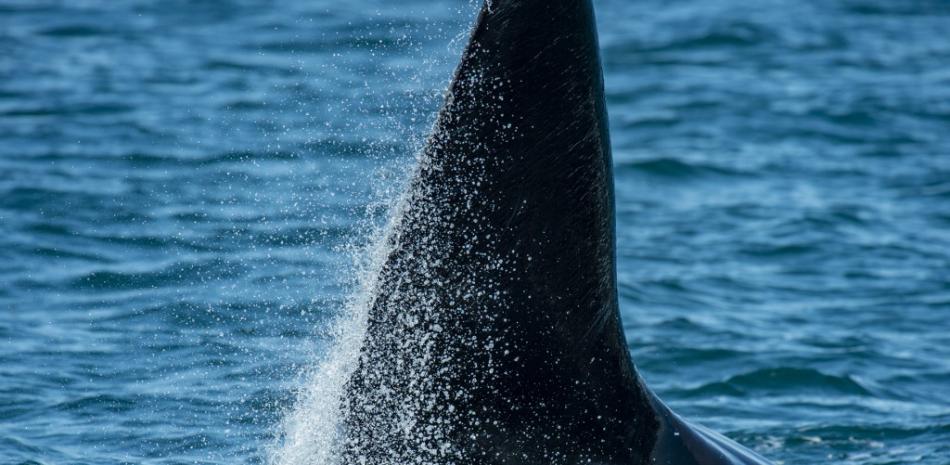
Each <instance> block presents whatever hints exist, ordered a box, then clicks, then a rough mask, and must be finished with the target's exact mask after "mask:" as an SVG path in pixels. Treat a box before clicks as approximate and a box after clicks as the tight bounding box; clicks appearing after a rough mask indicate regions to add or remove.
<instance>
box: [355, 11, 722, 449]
mask: <svg viewBox="0 0 950 465" xmlns="http://www.w3.org/2000/svg"><path fill="white" fill-rule="evenodd" d="M613 209H614V206H613V185H612V174H611V156H610V142H609V136H608V130H607V114H606V109H605V104H604V96H603V81H602V74H601V65H600V58H599V51H598V44H597V36H596V30H595V25H594V19H593V9H592V6H591V4H590V2H589V1H588V0H576V1H575V0H571V1H560V2H553V1H548V0H539V1H534V0H524V1H510V0H509V1H494V2H492V4H491V8H485V9H483V11H482V14H481V15H480V17H479V20H478V23H477V25H476V27H475V30H474V32H473V35H472V38H471V42H470V44H469V46H468V48H467V50H466V52H465V55H464V57H463V60H462V64H461V65H460V67H459V69H458V71H457V74H456V77H455V80H454V82H453V84H452V87H451V90H450V95H449V96H448V97H447V100H446V104H445V106H444V108H443V109H442V112H441V113H440V116H439V119H438V121H437V123H436V128H435V130H434V133H433V135H432V136H431V138H430V140H429V143H428V145H427V147H426V149H425V151H424V154H423V159H422V162H421V165H420V169H419V171H418V173H417V175H416V177H415V178H414V181H413V183H412V186H411V188H410V192H409V194H408V197H407V198H406V199H405V204H404V207H403V209H402V211H401V217H400V220H399V223H398V225H397V226H396V227H395V228H394V231H393V233H392V236H391V237H390V238H389V241H390V242H389V245H390V247H391V252H390V255H389V259H388V260H387V262H386V263H385V265H384V266H383V269H382V271H381V274H380V277H379V282H378V284H377V286H378V289H377V295H376V298H375V300H374V302H373V303H372V306H371V309H370V313H369V327H368V336H367V340H366V343H365V346H364V349H363V352H362V355H361V358H360V362H359V366H358V368H357V370H356V373H355V374H354V376H353V377H352V379H351V381H350V382H349V384H348V386H347V389H348V395H347V396H346V399H347V401H346V402H347V404H346V405H345V406H344V409H345V417H346V421H345V424H346V435H347V437H346V442H345V446H344V448H345V450H344V457H345V458H346V462H347V463H359V462H361V461H365V462H366V463H371V464H389V463H403V462H406V461H409V460H420V461H421V462H422V463H433V464H443V463H445V464H448V463H472V464H575V463H595V464H618V465H619V464H625V465H636V464H644V463H648V462H649V461H650V460H651V458H653V459H656V458H658V457H659V458H661V459H662V458H664V457H672V455H670V454H664V452H663V451H655V450H654V449H655V445H656V444H657V437H658V433H659V432H661V431H663V425H661V424H660V421H661V420H663V419H664V418H665V417H663V416H662V415H660V416H658V415H657V414H656V413H655V412H654V408H653V404H652V403H651V402H652V401H651V397H650V396H651V394H649V393H648V391H646V390H645V389H644V387H643V386H642V384H641V382H640V379H639V377H638V375H637V374H636V370H635V369H634V367H633V364H632V361H631V360H630V356H629V353H628V350H627V346H626V343H625V341H624V338H623V334H622V325H621V323H620V316H619V312H618V307H617V291H616V271H615V258H614V257H615V251H614V247H615V238H614V224H613V221H614V213H613ZM677 447H680V448H682V445H677ZM680 452H682V451H680ZM651 454H652V457H651ZM680 455H681V454H680ZM678 456H679V455H678ZM684 457H685V456H684ZM677 460H678V461H679V462H682V463H687V461H684V460H680V459H677ZM667 463H671V462H670V460H667ZM702 463H708V462H702ZM715 463H729V462H715Z"/></svg>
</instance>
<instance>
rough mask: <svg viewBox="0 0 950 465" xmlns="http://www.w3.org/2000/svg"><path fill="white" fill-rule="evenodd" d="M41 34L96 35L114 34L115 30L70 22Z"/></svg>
mask: <svg viewBox="0 0 950 465" xmlns="http://www.w3.org/2000/svg"><path fill="white" fill-rule="evenodd" d="M39 34H40V35H44V36H49V37H95V36H107V35H112V34H113V31H110V30H108V29H103V28H100V27H96V26H91V25H87V24H70V25H64V26H54V27H50V28H46V29H43V30H41V31H39Z"/></svg>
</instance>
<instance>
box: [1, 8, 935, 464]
mask: <svg viewBox="0 0 950 465" xmlns="http://www.w3.org/2000/svg"><path fill="white" fill-rule="evenodd" d="M595 5H596V8H597V13H598V21H599V26H600V33H601V46H602V50H603V59H604V66H605V73H606V88H607V100H608V107H609V112H610V116H611V131H612V138H613V147H614V157H615V160H614V162H615V174H616V188H617V208H618V211H617V224H618V233H617V234H618V241H619V243H618V248H619V252H618V253H619V264H618V267H619V278H620V285H621V287H620V294H621V305H622V309H623V318H624V322H625V328H626V334H627V339H628V341H629V344H630V350H631V351H632V353H633V355H634V359H635V360H636V362H637V365H638V367H639V368H640V370H641V371H642V373H643V375H644V377H645V378H646V379H647V381H648V382H649V383H650V385H651V386H653V387H654V389H655V390H656V391H657V392H658V393H659V394H660V396H661V397H663V398H664V399H665V400H666V401H667V402H668V403H669V404H671V406H672V407H673V408H674V409H675V410H677V411H678V412H680V413H681V414H684V415H685V416H686V417H688V418H691V419H693V420H696V421H699V422H701V423H703V424H706V425H707V426H710V427H712V428H714V429H716V430H718V431H720V432H723V433H725V434H727V435H729V436H731V437H733V438H735V439H737V440H738V441H740V442H742V443H744V444H746V445H748V446H750V447H752V448H754V449H756V450H757V451H759V452H761V453H762V454H763V455H766V456H768V457H770V458H772V459H773V460H775V461H776V462H777V463H779V464H815V463H842V464H867V465H870V464H906V463H920V464H926V465H947V464H950V41H948V40H947V32H948V31H950V3H947V2H945V1H941V0H902V1H893V0H762V1H757V2H747V1H740V0H677V1H672V2H667V1H658V0H637V1H633V0H596V1H595ZM475 7H476V5H474V3H471V2H466V1H463V0H458V1H448V0H400V1H399V2H393V1H386V0H352V1H346V2H340V1H326V0H279V1H264V0H217V1H210V0H209V1H198V0H195V1H186V0H163V1H158V0H125V1H121V2H116V1H107V0H0V463H2V464H7V463H9V464H127V463H128V464H131V463H136V464H138V463H142V464H235V463H247V464H260V463H266V461H267V457H268V450H270V449H272V448H273V447H275V446H274V445H275V444H276V443H277V442H278V441H279V437H280V435H281V428H280V422H281V418H282V417H283V416H284V415H286V414H287V413H288V412H289V411H291V410H292V409H294V408H295V407H294V396H295V392H297V390H299V389H301V388H302V386H303V385H304V384H306V383H307V382H308V378H307V371H308V368H309V367H312V366H313V364H314V361H315V360H318V359H320V358H321V357H322V356H323V355H324V354H326V352H327V351H328V350H329V342H328V341H329V339H328V331H329V325H330V321H332V320H333V319H334V317H336V316H338V315H339V313H340V312H341V311H342V309H343V308H344V307H343V302H344V301H345V299H346V298H347V296H348V295H350V294H351V293H353V292H355V291H354V283H355V282H356V281H357V280H358V279H359V270H358V268H356V267H354V265H353V263H354V261H357V262H358V261H359V255H360V253H361V252H360V248H359V246H360V244H362V243H364V242H365V241H366V240H368V239H367V237H368V234H369V231H371V230H372V228H373V226H374V225H379V224H380V222H382V221H384V220H385V216H386V212H387V206H388V205H389V202H390V201H391V200H392V199H393V198H395V197H396V196H397V195H398V192H399V189H400V188H401V182H402V180H403V179H404V178H405V173H406V170H407V169H409V167H411V166H412V163H413V154H414V151H415V150H417V149H418V147H419V144H420V143H421V140H422V139H423V137H424V136H425V133H426V131H427V129H428V127H429V125H430V124H431V121H432V118H433V113H434V111H435V110H436V109H437V108H438V105H439V102H440V99H441V95H442V91H443V89H444V88H445V85H446V84H447V82H448V80H449V78H450V75H451V72H452V69H453V67H454V65H455V63H456V61H457V60H458V57H459V53H460V49H461V46H462V45H463V44H464V42H465V33H466V31H467V28H468V27H469V26H470V24H471V21H472V19H473V15H474V12H475ZM304 413H306V412H304Z"/></svg>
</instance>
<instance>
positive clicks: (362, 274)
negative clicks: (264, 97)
mask: <svg viewBox="0 0 950 465" xmlns="http://www.w3.org/2000/svg"><path fill="white" fill-rule="evenodd" d="M476 6H477V5H476V2H475V1H472V2H470V4H469V8H468V10H463V11H459V13H461V14H460V16H461V17H465V16H471V15H472V14H473V13H474V11H475V9H476V8H475V7H476ZM447 32H448V31H443V30H442V29H439V30H438V32H437V33H435V34H437V35H444V34H445V33H447ZM429 33H432V32H431V31H430V32H429ZM466 36H467V35H466V33H465V32H464V31H463V32H462V33H460V34H457V35H455V36H454V38H450V40H448V41H447V43H448V44H449V46H448V47H449V50H450V52H451V53H449V54H448V55H447V56H454V57H457V56H458V51H459V50H460V48H461V45H462V44H463V43H464V38H465V37H466ZM415 53H416V54H417V55H420V57H419V58H420V59H419V62H420V63H421V68H420V70H419V72H426V71H430V72H431V71H432V70H433V69H434V68H438V67H444V66H442V65H444V64H445V63H435V62H434V61H433V60H437V59H433V58H432V57H431V56H424V55H425V53H426V52H425V51H424V50H422V48H418V49H416V52H415ZM412 79H413V80H418V77H414V78H412ZM393 125H395V126H400V124H399V123H398V122H393ZM400 129H404V128H400ZM415 130H416V131H418V130H419V128H415ZM421 148H422V139H421V138H419V139H416V143H415V144H414V147H413V150H415V151H416V152H417V153H421ZM417 161H418V163H417V168H416V170H417V172H418V171H419V170H425V169H437V167H433V166H427V165H426V163H427V160H425V159H424V157H422V156H421V155H419V156H418V160H417ZM421 197H425V195H424V193H423V192H421V191H420V188H419V186H414V187H413V186H407V187H406V188H405V189H403V190H402V193H401V194H400V195H399V196H398V197H395V200H394V201H390V202H387V203H389V204H390V205H391V207H390V209H389V210H390V213H389V215H388V218H389V219H388V221H387V222H386V223H385V224H384V225H382V226H381V227H372V226H370V227H369V228H365V229H366V230H368V231H369V232H368V234H367V235H368V236H369V238H368V240H367V239H366V238H365V237H362V238H359V239H356V240H361V241H363V242H365V243H366V245H365V246H361V247H357V248H356V251H355V252H352V253H351V255H352V256H353V257H354V268H353V271H352V273H354V274H355V275H356V279H355V282H356V284H355V287H354V289H353V291H352V292H351V293H350V295H349V298H348V299H346V301H345V303H344V305H343V309H342V311H341V312H340V316H339V317H338V318H337V319H336V320H335V321H334V322H333V323H332V328H331V330H330V331H329V333H330V338H331V341H332V343H331V349H330V350H329V351H327V352H326V353H324V354H321V355H320V357H319V359H318V360H316V361H315V363H314V365H313V367H312V368H311V369H309V371H308V372H307V373H306V374H305V375H304V376H303V379H304V382H303V384H302V385H301V386H300V387H299V388H298V390H297V399H296V402H295V403H294V405H293V407H292V408H291V409H290V410H289V411H288V412H286V414H285V415H284V418H283V420H282V422H281V424H280V425H279V434H278V436H279V437H278V441H277V442H276V443H275V444H274V445H273V447H271V449H270V450H269V452H268V457H267V462H268V463H269V464H272V465H304V464H320V465H335V464H342V463H345V462H348V461H349V460H351V459H352V458H353V456H352V453H351V454H350V455H347V450H349V451H350V452H352V451H353V450H358V449H359V448H360V445H359V444H355V445H354V442H353V440H352V435H351V437H350V438H347V437H346V435H345V431H344V429H345V428H346V426H347V425H346V424H345V422H346V418H347V417H348V414H351V413H352V412H347V410H365V409H372V408H374V407H373V406H372V405H371V404H372V403H373V399H371V398H370V397H369V396H367V395H358V394H354V392H353V390H352V386H349V385H348V383H351V382H352V378H353V377H354V373H357V372H358V371H359V370H360V357H361V353H365V351H366V344H367V339H368V333H369V329H368V327H369V321H368V320H369V319H370V311H371V309H372V308H373V305H374V299H378V295H379V293H380V286H381V285H384V284H385V283H381V281H380V280H381V275H382V274H383V272H382V270H383V267H384V266H386V264H387V260H390V259H391V255H392V253H393V249H394V247H395V244H397V243H398V242H399V240H398V237H399V235H400V234H405V233H406V232H407V231H406V228H404V227H403V225H402V222H405V221H406V220H407V218H410V219H412V221H413V222H414V223H415V224H416V226H414V228H415V229H416V230H417V231H418V230H419V228H418V227H419V226H421V228H422V229H428V228H429V227H430V226H434V225H435V224H437V223H439V222H440V219H439V214H438V213H437V212H436V211H435V210H436V207H438V206H435V205H433V206H431V207H433V208H432V209H428V208H423V209H421V210H419V209H415V211H414V212H409V211H408V210H410V208H409V205H410V204H412V203H413V202H416V201H418V199H419V198H421ZM389 198H390V199H392V198H393V196H392V195H389ZM416 206H417V207H418V204H417V205H416ZM420 212H428V213H427V214H423V215H420ZM428 214H431V216H428ZM431 229H436V228H431ZM417 277H418V276H416V278H417ZM425 297H426V296H424V295H415V296H413V298H414V299H417V300H416V302H415V303H416V306H417V307H418V308H419V309H422V307H425V306H426V304H425V302H420V301H419V300H418V299H422V300H423V301H424V300H425ZM392 301H393V302H395V303H398V301H399V298H394V299H392ZM407 304H408V303H407ZM409 305H411V304H409ZM407 315H408V314H407ZM407 318H408V319H405V318H402V319H400V321H399V322H398V324H397V325H396V326H397V328H394V331H393V333H392V334H391V335H390V336H389V337H386V338H385V339H388V340H387V341H382V345H381V346H380V347H377V348H376V349H375V350H377V351H379V350H385V347H386V346H387V344H394V343H395V344H400V345H401V346H402V347H400V348H399V350H400V351H402V352H403V353H409V354H413V356H412V357H410V358H411V360H406V361H404V362H407V363H408V364H410V365H411V366H409V367H405V366H401V365H400V363H401V362H397V363H395V364H392V365H391V366H389V367H387V369H386V370H387V371H383V372H377V373H375V375H376V376H379V375H385V374H387V373H390V372H394V371H397V370H409V371H412V372H413V374H411V375H409V376H408V377H409V378H411V379H413V380H414V381H413V382H418V383H420V384H419V385H417V386H413V387H412V389H413V390H414V392H418V393H420V395H419V396H414V397H416V404H415V405H411V406H410V405H403V406H402V407H403V408H402V409H399V408H394V410H395V412H394V415H395V417H393V418H394V422H393V423H391V424H388V425H387V426H386V427H387V428H388V429H390V430H398V429H400V428H409V427H410V424H411V423H413V422H414V421H416V420H414V417H415V416H417V414H418V413H419V412H422V411H432V410H433V409H438V408H439V405H438V404H439V403H440V399H438V398H437V396H438V395H428V394H426V393H427V392H428V393H433V392H435V390H434V389H433V387H432V386H424V385H423V384H425V383H426V382H427V381H426V380H427V379H428V377H427V370H428V367H429V366H430V365H431V363H432V360H431V357H433V356H435V352H433V350H432V347H433V346H432V344H433V343H434V341H435V339H436V338H433V337H430V336H429V334H428V333H432V332H433V331H436V332H438V331H439V330H441V329H442V328H441V327H440V326H439V324H438V322H435V321H429V322H426V323H425V324H422V322H417V321H412V318H413V317H412V316H411V315H408V317H407ZM376 339H380V338H378V337H377V338H376ZM407 345H410V346H413V347H409V348H407ZM442 355H443V356H444V355H445V354H442ZM442 362H443V363H447V362H448V360H442ZM376 381H379V382H381V383H382V384H383V385H385V384H386V380H376ZM430 383H431V381H430ZM380 392H381V393H382V394H383V395H384V396H385V395H386V387H385V386H383V387H382V389H381V390H376V393H380ZM348 396H349V397H350V398H349V399H348V398H347V397H348ZM377 400H378V399H377ZM404 400H405V399H404V398H400V397H399V396H392V397H390V398H389V399H388V400H387V401H385V402H383V403H384V404H386V405H379V407H382V408H386V407H389V408H393V407H396V406H397V405H398V404H400V403H402V401H404ZM351 426H352V425H351ZM377 432H379V433H383V432H384V431H373V432H372V434H376V433H377ZM390 432H391V431H390ZM439 434H440V433H438V432H433V433H432V437H430V438H420V439H419V441H417V442H418V445H419V447H420V449H418V450H417V451H407V452H406V454H410V455H404V456H402V457H401V459H400V460H407V459H409V460H411V463H426V462H425V461H424V459H423V456H424V455H425V454H426V452H425V450H424V449H426V448H427V447H430V446H432V447H435V449H436V450H432V451H429V452H431V453H432V454H435V455H444V454H445V453H447V452H448V451H446V450H441V451H440V450H438V449H439V447H440V446H439V445H438V444H437V443H438V442H439V441H438V437H437V436H439ZM432 438H435V439H436V441H435V442H433V441H430V440H429V439H432ZM364 439H365V438H364ZM358 440H359V439H358ZM348 441H349V442H348ZM442 443H443V444H444V441H443V442H442ZM433 444H435V445H433ZM420 454H421V455H420ZM430 455H431V454H430ZM357 460H360V459H359V458H357ZM377 462H378V461H377ZM405 463H410V462H405Z"/></svg>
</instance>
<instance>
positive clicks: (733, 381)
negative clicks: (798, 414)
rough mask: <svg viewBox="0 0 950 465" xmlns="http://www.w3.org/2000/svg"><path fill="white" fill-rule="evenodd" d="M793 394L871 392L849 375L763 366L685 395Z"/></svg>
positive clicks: (742, 395)
mask: <svg viewBox="0 0 950 465" xmlns="http://www.w3.org/2000/svg"><path fill="white" fill-rule="evenodd" d="M763 391H765V392H773V393H781V392H786V393H794V394H796V395H799V394H802V393H808V392H812V393H813V392H816V391H817V392H821V393H827V394H843V395H859V396H868V395H871V392H870V391H869V390H868V389H867V388H865V387H864V386H862V385H861V383H859V382H858V381H857V380H855V379H854V378H852V377H851V376H848V375H842V376H836V375H829V374H826V373H822V372H820V371H818V370H815V369H811V368H790V367H781V368H764V369H759V370H755V371H751V372H747V373H743V374H739V375H735V376H731V377H729V378H728V379H726V380H725V381H718V382H714V383H707V384H704V385H702V386H699V387H696V388H692V389H689V390H688V391H686V392H684V393H683V394H684V395H685V396H687V397H705V396H716V395H725V396H735V397H744V396H746V395H748V394H749V393H750V392H763Z"/></svg>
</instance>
